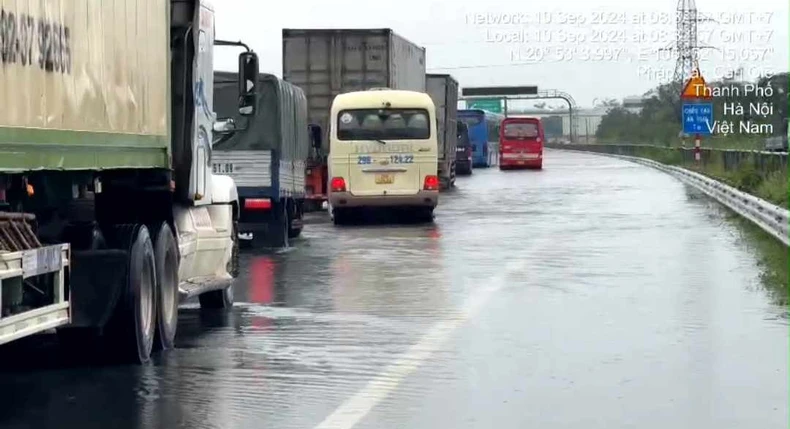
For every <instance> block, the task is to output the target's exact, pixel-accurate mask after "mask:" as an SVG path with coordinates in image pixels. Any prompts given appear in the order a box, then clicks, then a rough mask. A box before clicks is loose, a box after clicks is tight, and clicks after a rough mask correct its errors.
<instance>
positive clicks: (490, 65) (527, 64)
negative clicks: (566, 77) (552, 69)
mask: <svg viewBox="0 0 790 429" xmlns="http://www.w3.org/2000/svg"><path fill="white" fill-rule="evenodd" d="M538 64H540V63H537V62H535V63H510V64H488V65H485V64H480V65H475V66H455V67H430V68H428V69H427V70H463V69H487V68H494V67H521V66H536V65H538Z"/></svg>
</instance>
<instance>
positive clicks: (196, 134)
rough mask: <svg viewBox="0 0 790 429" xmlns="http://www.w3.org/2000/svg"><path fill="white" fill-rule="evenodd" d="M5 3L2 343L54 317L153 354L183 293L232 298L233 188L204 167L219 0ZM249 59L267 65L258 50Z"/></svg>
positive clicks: (209, 302)
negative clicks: (212, 3)
mask: <svg viewBox="0 0 790 429" xmlns="http://www.w3.org/2000/svg"><path fill="white" fill-rule="evenodd" d="M0 15H2V25H1V26H0V27H2V28H3V29H4V31H3V36H5V37H8V36H10V37H16V39H14V40H16V43H2V44H0V45H1V46H0V49H2V50H3V51H2V57H3V61H4V64H3V67H2V72H0V88H3V91H0V103H2V105H3V106H5V107H4V108H3V109H0V292H2V294H1V295H0V344H4V343H8V342H10V341H14V340H17V339H20V338H22V337H27V336H29V335H33V334H37V333H42V332H44V331H48V330H50V329H51V328H57V329H58V334H60V337H61V339H62V340H64V342H66V343H69V340H71V339H75V338H80V339H81V338H82V337H83V336H94V335H96V334H98V335H99V337H100V338H99V339H100V340H101V341H106V342H108V344H106V345H105V346H104V347H101V348H99V349H97V351H100V352H103V353H104V352H106V353H110V354H112V355H117V356H114V357H118V358H121V359H122V360H125V361H132V362H137V363H141V362H146V361H148V360H149V358H150V354H151V351H152V350H153V349H154V348H160V349H166V348H170V347H172V346H173V342H174V337H175V333H176V327H177V323H178V304H179V301H180V300H182V299H185V298H189V297H198V298H199V301H200V304H201V306H203V307H210V308H228V307H230V306H231V305H232V304H233V288H232V285H233V279H234V277H235V276H236V275H237V273H238V258H237V256H238V252H237V240H236V235H235V234H234V228H235V224H236V222H235V217H236V213H237V212H238V199H237V197H236V186H235V184H234V183H233V180H232V179H231V178H230V177H228V176H221V175H214V174H212V171H211V168H210V165H209V159H210V154H211V141H212V134H213V130H214V127H215V126H217V125H218V124H217V122H216V120H215V116H214V113H213V106H212V102H211V100H212V88H213V83H212V81H213V58H212V55H213V53H212V44H213V39H214V12H213V9H212V8H211V6H210V5H209V4H207V3H206V2H205V1H204V0H171V1H164V0H114V1H101V2H100V1H91V0H49V1H46V2H32V1H31V2H25V1H20V2H4V3H3V5H2V14H0ZM14 29H16V30H14ZM15 31H17V32H16V33H15ZM20 35H26V36H25V37H21V36H20ZM5 41H6V42H9V40H5ZM33 41H35V43H33ZM39 42H40V43H39ZM12 49H13V52H12ZM239 65H240V73H242V74H243V75H244V76H245V77H246V76H255V75H257V73H258V72H257V69H258V60H257V56H256V55H255V54H254V53H250V52H245V53H243V54H241V55H240V57H239ZM237 96H238V98H237V100H239V104H238V105H237V107H238V108H239V109H242V110H245V111H247V110H248V109H249V107H251V106H254V105H255V102H254V101H255V94H254V93H249V92H246V91H245V92H240V93H237ZM69 344H70V345H71V346H77V345H78V344H82V343H81V342H76V343H69Z"/></svg>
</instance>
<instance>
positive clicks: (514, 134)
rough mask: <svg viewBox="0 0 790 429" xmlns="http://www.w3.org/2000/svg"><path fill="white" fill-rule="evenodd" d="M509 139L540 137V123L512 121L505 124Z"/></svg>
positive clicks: (506, 136) (506, 134)
mask: <svg viewBox="0 0 790 429" xmlns="http://www.w3.org/2000/svg"><path fill="white" fill-rule="evenodd" d="M504 135H505V138H507V139H526V138H535V137H538V124H536V123H534V122H510V123H506V124H505V131H504Z"/></svg>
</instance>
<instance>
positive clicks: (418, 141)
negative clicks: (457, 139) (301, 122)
mask: <svg viewBox="0 0 790 429" xmlns="http://www.w3.org/2000/svg"><path fill="white" fill-rule="evenodd" d="M329 128H330V131H329V156H328V160H327V164H328V168H329V177H330V181H329V186H328V187H327V188H328V200H329V213H330V214H331V216H332V220H333V221H334V223H335V224H336V225H337V224H342V223H345V222H346V221H347V220H348V219H349V218H351V217H352V216H353V215H354V214H355V212H356V211H359V210H360V209H363V208H368V207H379V208H381V207H383V208H392V209H402V211H403V212H404V213H406V214H408V215H409V216H413V217H414V218H416V220H420V221H425V222H431V221H433V210H434V208H435V207H436V205H437V204H438V203H439V178H438V176H437V171H436V170H437V162H438V160H437V156H438V145H437V120H436V109H435V107H434V104H433V101H432V100H431V97H430V96H429V95H428V94H425V93H422V92H414V91H397V90H390V89H377V90H368V91H358V92H349V93H345V94H340V95H338V96H337V97H335V99H334V101H333V102H332V108H331V114H330V119H329Z"/></svg>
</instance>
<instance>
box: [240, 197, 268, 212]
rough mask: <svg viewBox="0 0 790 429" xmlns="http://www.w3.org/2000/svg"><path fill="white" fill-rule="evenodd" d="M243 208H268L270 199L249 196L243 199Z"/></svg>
mask: <svg viewBox="0 0 790 429" xmlns="http://www.w3.org/2000/svg"><path fill="white" fill-rule="evenodd" d="M244 208H245V209H247V210H269V209H271V208H272V201H271V200H270V199H268V198H251V199H248V200H244Z"/></svg>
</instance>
